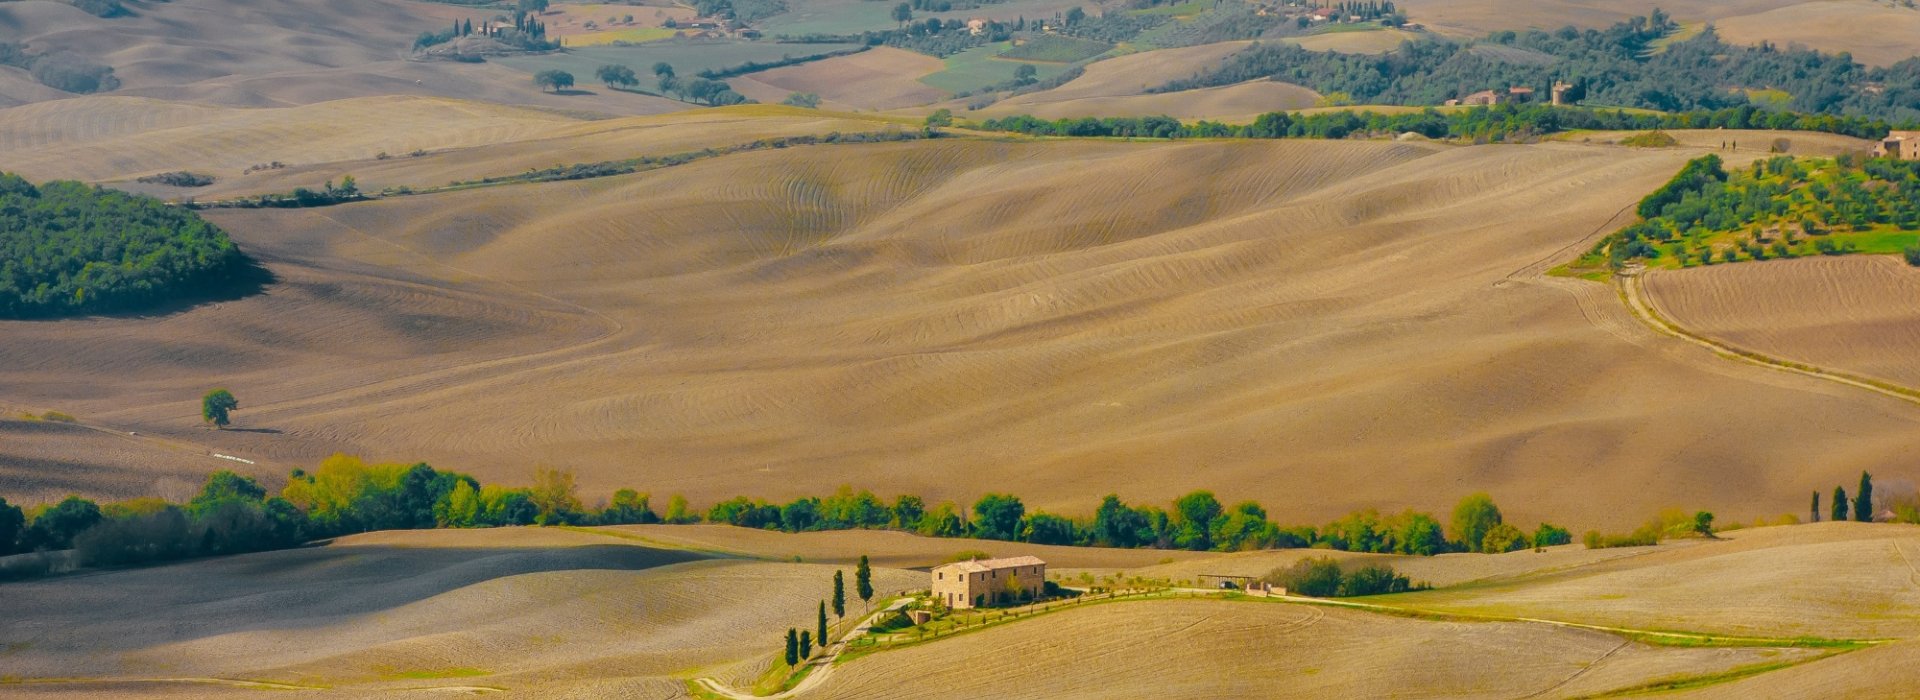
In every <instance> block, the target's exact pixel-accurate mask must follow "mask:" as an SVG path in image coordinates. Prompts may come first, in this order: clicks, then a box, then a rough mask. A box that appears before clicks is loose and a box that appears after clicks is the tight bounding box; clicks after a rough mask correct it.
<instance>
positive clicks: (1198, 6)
mask: <svg viewBox="0 0 1920 700" xmlns="http://www.w3.org/2000/svg"><path fill="white" fill-rule="evenodd" d="M1213 6H1214V3H1212V2H1209V0H1188V2H1183V3H1180V4H1177V5H1161V6H1159V7H1149V8H1147V9H1144V10H1128V11H1127V14H1133V15H1166V16H1169V17H1192V16H1194V15H1198V14H1200V13H1202V12H1206V11H1207V10H1208V9H1210V8H1212V7H1213Z"/></svg>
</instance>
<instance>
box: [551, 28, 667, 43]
mask: <svg viewBox="0 0 1920 700" xmlns="http://www.w3.org/2000/svg"><path fill="white" fill-rule="evenodd" d="M673 33H674V30H672V29H662V28H660V27H640V28H638V29H615V30H613V31H608V32H594V33H592V34H579V35H575V36H569V37H561V39H560V43H561V45H563V46H566V47H568V48H575V47H584V46H604V45H607V44H615V43H628V44H641V43H646V42H649V41H659V40H661V39H671V38H673Z"/></svg>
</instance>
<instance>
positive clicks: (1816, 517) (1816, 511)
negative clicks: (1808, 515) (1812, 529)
mask: <svg viewBox="0 0 1920 700" xmlns="http://www.w3.org/2000/svg"><path fill="white" fill-rule="evenodd" d="M1813 522H1816V523H1817V522H1820V492H1819V491H1815V492H1813Z"/></svg>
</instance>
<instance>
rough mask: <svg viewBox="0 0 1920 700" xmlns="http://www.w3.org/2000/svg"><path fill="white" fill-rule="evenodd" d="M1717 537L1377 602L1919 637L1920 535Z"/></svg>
mask: <svg viewBox="0 0 1920 700" xmlns="http://www.w3.org/2000/svg"><path fill="white" fill-rule="evenodd" d="M1722 537H1724V538H1725V540H1724V541H1718V542H1709V541H1691V542H1688V543H1687V544H1685V545H1684V546H1663V547H1659V548H1654V549H1645V548H1642V549H1638V550H1635V551H1637V552H1638V555H1637V556H1630V557H1620V558H1614V559H1608V560H1604V561H1599V562H1596V563H1592V564H1589V565H1585V566H1580V567H1577V568H1571V569H1567V570H1564V571H1545V572H1541V573H1538V574H1533V575H1528V576H1520V577H1516V578H1511V579H1506V580H1502V581H1498V582H1492V583H1486V584H1476V585H1472V586H1466V587H1462V588H1460V589H1457V590H1435V591H1430V592H1423V593H1408V594H1401V595H1395V596H1387V597H1385V598H1383V599H1382V600H1381V602H1384V603H1388V604H1391V605H1401V606H1407V607H1413V608H1418V609H1422V610H1437V611H1455V612H1464V613H1474V614H1486V615H1499V616H1525V617H1541V618H1548V619H1555V620H1565V621H1571V622H1582V623H1588V624H1598V625H1613V626H1621V627H1630V628H1635V629H1657V630H1685V631H1690V632H1706V633H1713V634H1728V635H1745V636H1763V637H1764V636H1772V637H1794V636H1801V635H1805V636H1812V637H1826V638H1851V639H1872V638H1911V637H1914V636H1916V635H1920V569H1916V568H1914V563H1916V562H1920V527H1915V526H1911V525H1889V524H1877V525H1876V524H1866V523H1823V524H1818V525H1791V526H1782V527H1769V528H1758V529H1752V530H1739V531H1735V532H1730V533H1723V534H1722ZM1502 556H1505V557H1514V556H1519V555H1515V554H1508V555H1502Z"/></svg>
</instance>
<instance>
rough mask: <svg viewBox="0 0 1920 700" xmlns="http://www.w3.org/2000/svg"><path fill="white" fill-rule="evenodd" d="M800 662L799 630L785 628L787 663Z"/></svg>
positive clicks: (790, 664) (789, 664)
mask: <svg viewBox="0 0 1920 700" xmlns="http://www.w3.org/2000/svg"><path fill="white" fill-rule="evenodd" d="M797 663H800V631H799V630H796V629H794V628H792V627H788V628H787V665H788V666H792V665H794V664H797Z"/></svg>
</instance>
